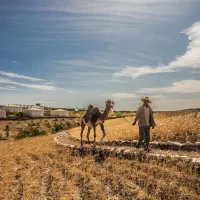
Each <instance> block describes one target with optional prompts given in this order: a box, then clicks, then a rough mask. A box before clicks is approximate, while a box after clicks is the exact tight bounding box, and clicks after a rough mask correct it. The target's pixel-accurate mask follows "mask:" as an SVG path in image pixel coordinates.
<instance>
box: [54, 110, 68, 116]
mask: <svg viewBox="0 0 200 200" xmlns="http://www.w3.org/2000/svg"><path fill="white" fill-rule="evenodd" d="M51 116H53V117H67V116H69V113H68V111H66V110H63V109H57V110H52V111H51Z"/></svg>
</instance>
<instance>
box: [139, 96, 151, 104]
mask: <svg viewBox="0 0 200 200" xmlns="http://www.w3.org/2000/svg"><path fill="white" fill-rule="evenodd" d="M141 101H142V102H144V101H148V102H149V103H152V102H151V100H150V99H149V97H144V98H141Z"/></svg>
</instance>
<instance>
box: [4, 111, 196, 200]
mask: <svg viewBox="0 0 200 200" xmlns="http://www.w3.org/2000/svg"><path fill="white" fill-rule="evenodd" d="M155 118H156V122H157V127H156V128H155V130H154V131H153V137H154V138H156V139H158V140H160V139H162V140H176V141H186V140H189V141H199V136H200V134H199V129H198V127H199V118H196V117H195V115H194V114H193V113H191V112H190V113H186V114H184V115H180V114H175V115H174V114H172V115H171V114H167V115H166V114H165V113H158V114H156V115H155ZM128 120H129V121H131V118H128ZM188 120H190V121H188ZM172 121H173V122H174V123H172ZM186 121H188V122H190V123H187V124H186ZM163 123H165V124H167V126H162V124H163ZM178 123H179V124H180V123H181V124H183V125H181V126H180V125H179V126H178ZM193 126H195V127H196V128H194V127H193ZM105 128H106V130H107V137H106V139H109V140H114V139H137V127H131V126H130V125H129V124H127V122H125V121H124V120H123V119H122V118H121V119H114V120H108V121H106V122H105ZM186 130H187V133H188V134H186ZM176 131H178V132H176ZM70 132H71V133H72V134H71V135H72V136H75V137H77V138H79V132H80V127H78V128H74V129H71V130H70ZM64 133H65V132H64ZM170 133H171V134H170ZM172 133H175V135H174V134H172ZM189 133H190V134H189ZM55 136H57V135H52V134H49V135H46V136H38V137H32V138H26V139H21V140H7V141H0V152H1V156H0V199H2V200H3V199H5V200H6V199H8V200H18V199H23V200H45V199H48V200H52V199H53V200H68V199H69V200H79V199H80V200H82V199H88V200H90V199H91V200H94V199H99V200H107V199H110V200H111V199H113V200H122V199H123V200H124V199H127V200H129V199H130V200H132V199H138V200H148V199H149V200H150V199H152V200H157V199H162V200H165V199H169V200H171V199H175V200H177V199H180V200H182V199H192V200H197V199H199V198H200V173H199V168H194V166H197V165H193V164H191V163H189V162H186V161H182V160H180V161H178V162H177V161H176V162H174V161H173V160H169V161H167V160H166V161H164V162H163V161H159V160H153V159H152V160H148V162H144V161H141V160H137V159H134V160H127V159H124V158H115V157H106V159H105V160H104V161H103V162H98V161H96V159H95V157H93V156H91V155H90V154H87V155H85V156H80V155H78V154H74V153H73V151H71V150H70V149H68V148H64V147H63V146H58V145H56V144H55V143H54V142H53V138H54V137H55ZM91 136H92V132H91ZM100 136H101V133H100V132H99V131H98V138H100ZM163 152H165V151H163ZM197 154H199V153H198V152H194V154H193V153H192V152H189V154H188V155H189V156H191V157H192V156H193V155H194V156H197Z"/></svg>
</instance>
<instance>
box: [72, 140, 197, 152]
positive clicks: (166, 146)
mask: <svg viewBox="0 0 200 200" xmlns="http://www.w3.org/2000/svg"><path fill="white" fill-rule="evenodd" d="M73 140H76V141H79V140H78V139H76V138H73ZM85 142H87V141H85ZM97 144H101V145H107V146H133V147H135V146H136V144H137V140H115V141H103V142H101V143H99V142H97ZM150 147H151V148H153V149H161V150H174V151H200V142H196V143H179V142H172V141H168V142H156V141H154V142H150Z"/></svg>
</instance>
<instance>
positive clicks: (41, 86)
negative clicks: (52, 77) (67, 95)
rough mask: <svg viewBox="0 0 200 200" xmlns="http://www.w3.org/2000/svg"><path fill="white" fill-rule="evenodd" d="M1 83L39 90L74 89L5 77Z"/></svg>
mask: <svg viewBox="0 0 200 200" xmlns="http://www.w3.org/2000/svg"><path fill="white" fill-rule="evenodd" d="M0 83H6V84H12V85H17V86H20V87H26V88H32V89H39V90H47V91H64V92H73V91H72V90H67V89H64V88H59V87H56V86H54V85H45V84H29V83H20V82H16V81H12V80H10V79H5V78H0Z"/></svg>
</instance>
